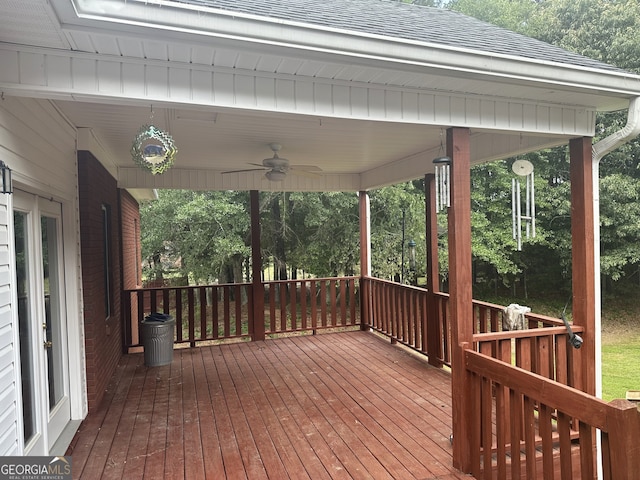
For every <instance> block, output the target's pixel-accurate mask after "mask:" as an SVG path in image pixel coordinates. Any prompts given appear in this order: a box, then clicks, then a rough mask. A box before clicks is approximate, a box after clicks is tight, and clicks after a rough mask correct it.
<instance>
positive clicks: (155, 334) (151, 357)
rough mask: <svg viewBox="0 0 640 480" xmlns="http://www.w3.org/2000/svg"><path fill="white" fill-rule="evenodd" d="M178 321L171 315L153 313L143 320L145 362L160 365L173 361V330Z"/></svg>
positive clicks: (153, 365) (155, 365) (149, 365)
mask: <svg viewBox="0 0 640 480" xmlns="http://www.w3.org/2000/svg"><path fill="white" fill-rule="evenodd" d="M175 325H176V321H175V319H174V318H173V317H172V316H171V315H167V314H164V313H157V312H156V313H152V314H151V315H148V316H146V317H145V318H144V320H143V321H142V346H143V347H144V364H145V365H147V366H148V367H160V366H162V365H168V364H170V363H171V362H172V361H173V331H174V329H175Z"/></svg>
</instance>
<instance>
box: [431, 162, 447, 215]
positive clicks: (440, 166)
mask: <svg viewBox="0 0 640 480" xmlns="http://www.w3.org/2000/svg"><path fill="white" fill-rule="evenodd" d="M450 162H451V160H450V159H449V157H438V158H436V159H434V160H433V163H434V164H435V184H436V213H439V212H440V211H441V210H444V209H445V208H448V207H450V206H451V188H450V185H451V178H450V176H451V173H450V168H449V163H450Z"/></svg>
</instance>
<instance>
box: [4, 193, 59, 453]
mask: <svg viewBox="0 0 640 480" xmlns="http://www.w3.org/2000/svg"><path fill="white" fill-rule="evenodd" d="M13 219H14V235H15V252H16V259H15V260H16V282H17V290H18V324H19V331H20V363H21V365H20V369H21V378H22V412H23V415H22V417H23V423H24V428H23V432H22V433H23V436H24V450H25V454H28V455H29V454H30V455H48V454H49V451H50V449H51V447H52V446H53V445H54V444H55V442H56V440H57V439H58V438H59V436H60V434H61V433H62V431H63V430H64V427H65V426H66V425H67V424H68V423H69V421H70V419H71V407H70V401H69V354H68V345H67V325H66V302H65V295H64V292H65V290H64V251H63V242H62V208H61V204H60V203H58V202H54V201H51V200H47V199H44V198H42V197H38V196H36V195H31V194H27V193H24V192H20V191H16V192H15V194H14V212H13Z"/></svg>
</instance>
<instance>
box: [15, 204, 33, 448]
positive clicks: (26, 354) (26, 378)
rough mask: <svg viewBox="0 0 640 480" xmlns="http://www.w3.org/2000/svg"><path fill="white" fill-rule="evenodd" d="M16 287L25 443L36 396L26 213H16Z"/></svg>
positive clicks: (30, 435)
mask: <svg viewBox="0 0 640 480" xmlns="http://www.w3.org/2000/svg"><path fill="white" fill-rule="evenodd" d="M13 218H14V230H15V242H16V243H15V244H16V284H17V289H18V328H19V330H20V373H21V377H22V409H23V418H24V441H25V444H26V443H27V442H28V441H29V439H30V438H31V437H32V436H33V434H34V433H35V395H34V387H35V386H34V382H33V373H32V371H33V369H32V358H33V355H32V350H31V348H32V347H31V346H32V342H31V336H32V329H31V306H30V305H31V301H30V298H29V292H30V291H31V290H30V285H29V262H30V259H29V255H28V248H27V245H28V230H27V214H26V213H20V212H15V215H14V217H13Z"/></svg>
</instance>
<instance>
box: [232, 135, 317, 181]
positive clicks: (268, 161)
mask: <svg viewBox="0 0 640 480" xmlns="http://www.w3.org/2000/svg"><path fill="white" fill-rule="evenodd" d="M269 148H270V149H271V150H272V151H273V156H272V157H269V158H265V159H264V160H262V163H261V164H260V163H249V165H254V166H256V167H259V168H246V169H242V170H230V171H227V172H222V174H223V175H224V174H226V173H240V172H255V171H258V170H265V171H266V172H265V174H264V176H265V177H266V178H267V179H268V180H271V181H272V182H281V181H282V180H284V179H285V178H286V176H287V173H289V172H291V173H293V174H294V175H303V176H307V177H318V176H320V174H319V172H321V171H322V169H321V168H320V167H316V166H315V165H291V164H290V163H289V160H287V159H286V158H282V157H280V156H278V152H279V151H280V150H281V149H282V145H280V144H279V143H270V144H269Z"/></svg>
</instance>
